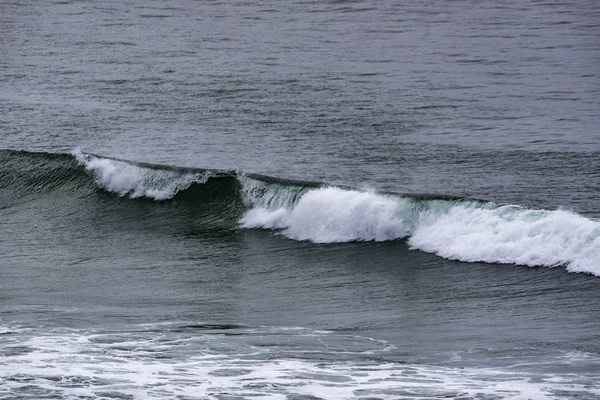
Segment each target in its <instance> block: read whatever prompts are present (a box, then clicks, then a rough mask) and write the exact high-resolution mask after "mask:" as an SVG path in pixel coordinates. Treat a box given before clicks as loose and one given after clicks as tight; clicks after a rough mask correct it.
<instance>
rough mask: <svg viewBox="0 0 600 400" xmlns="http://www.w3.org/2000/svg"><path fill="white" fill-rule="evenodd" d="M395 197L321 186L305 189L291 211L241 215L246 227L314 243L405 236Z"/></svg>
mask: <svg viewBox="0 0 600 400" xmlns="http://www.w3.org/2000/svg"><path fill="white" fill-rule="evenodd" d="M399 208H400V204H399V202H398V201H397V200H395V199H392V198H388V197H386V196H380V195H376V194H373V193H369V192H358V191H349V190H342V189H339V188H321V189H315V190H311V191H309V192H307V193H306V194H305V195H304V196H302V198H301V199H300V200H299V202H298V204H296V205H295V206H294V207H293V208H292V209H291V210H287V209H285V208H278V209H274V210H269V209H267V208H264V207H257V208H254V209H251V210H250V211H248V212H247V213H246V214H245V215H244V217H243V218H242V221H241V223H242V226H243V227H245V228H269V229H273V228H277V229H283V234H284V235H285V236H287V237H289V238H292V239H296V240H311V241H313V242H317V243H332V242H351V241H359V240H365V241H367V240H375V241H385V240H394V239H398V238H402V237H405V236H406V235H407V234H408V233H409V227H408V226H407V222H406V221H405V220H403V219H402V214H401V213H400V212H399V211H400V210H399Z"/></svg>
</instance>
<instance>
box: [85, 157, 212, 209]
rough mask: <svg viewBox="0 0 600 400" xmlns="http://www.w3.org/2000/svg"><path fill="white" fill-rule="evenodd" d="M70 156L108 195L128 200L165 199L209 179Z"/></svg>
mask: <svg viewBox="0 0 600 400" xmlns="http://www.w3.org/2000/svg"><path fill="white" fill-rule="evenodd" d="M73 156H74V157H75V158H76V159H77V161H79V162H80V163H81V164H82V165H83V166H84V167H85V169H87V170H88V171H90V172H92V174H93V175H94V179H95V181H96V184H98V185H99V186H101V187H102V188H104V189H105V190H107V191H109V192H113V193H116V194H118V195H119V196H128V197H130V198H139V197H147V198H150V199H154V200H167V199H170V198H172V197H173V196H175V194H176V193H177V192H179V191H182V190H185V189H187V188H189V187H190V186H191V185H192V184H194V183H206V181H207V180H208V179H209V178H210V177H211V176H213V175H212V174H211V172H210V171H202V172H200V171H197V172H187V173H181V172H178V171H175V170H168V169H155V168H147V167H142V166H139V165H135V164H132V163H129V162H125V161H121V160H116V159H111V158H104V157H97V156H94V155H91V154H86V153H82V152H81V151H78V150H76V151H74V152H73Z"/></svg>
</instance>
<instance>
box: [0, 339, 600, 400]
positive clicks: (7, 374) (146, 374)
mask: <svg viewBox="0 0 600 400" xmlns="http://www.w3.org/2000/svg"><path fill="white" fill-rule="evenodd" d="M240 333H243V332H240ZM256 333H257V332H255V331H252V334H253V335H251V336H254V335H255V334H256ZM262 333H264V334H269V333H272V332H270V331H265V332H262ZM286 334H287V335H288V336H286V339H287V340H293V339H294V336H293V335H290V334H289V333H286ZM303 334H311V335H316V336H318V337H320V338H322V339H324V340H328V339H330V340H333V341H335V337H334V338H328V336H330V335H334V334H331V333H318V332H316V331H313V332H298V335H300V336H301V335H303ZM243 338H244V336H243V335H242V336H223V335H196V334H193V333H192V334H179V335H175V336H164V335H161V334H160V333H158V336H157V332H151V333H150V332H149V333H136V334H128V333H126V332H125V333H123V334H102V333H89V332H74V331H65V332H62V333H60V334H59V333H58V332H57V333H55V334H43V333H40V335H35V336H30V337H29V338H22V339H23V340H22V341H21V342H20V343H19V345H18V347H17V348H16V349H17V350H18V352H17V354H15V355H11V356H8V357H6V356H5V357H2V358H0V396H13V397H19V398H39V397H45V396H50V395H52V396H59V397H61V398H66V399H71V398H72V399H76V398H82V397H85V398H104V397H118V398H124V397H133V398H156V399H176V398H182V397H185V398H188V397H189V398H208V399H217V398H221V397H220V396H222V395H224V394H227V395H228V396H231V397H236V398H238V397H239V398H246V397H247V398H255V397H260V398H269V399H288V398H293V397H295V396H317V397H318V398H326V399H349V398H367V397H368V398H373V397H376V398H381V399H396V398H407V399H423V398H510V399H554V398H570V397H572V396H574V395H581V396H584V397H586V396H587V397H589V398H591V397H592V396H598V395H600V389H598V388H597V387H594V386H592V385H591V382H593V379H595V378H596V376H594V375H592V374H583V375H573V374H568V373H565V374H558V375H557V374H552V375H549V374H538V373H535V372H531V371H524V370H519V369H516V370H513V369H511V368H505V369H501V368H497V369H494V368H471V367H458V366H456V367H454V366H437V365H424V364H410V363H407V364H398V363H392V362H376V363H375V362H369V361H346V360H344V361H342V360H339V361H324V360H322V359H317V360H312V359H309V358H307V359H302V358H298V356H297V355H296V357H292V358H284V357H272V356H271V355H270V352H271V351H277V350H280V349H278V348H277V347H264V346H261V347H259V348H255V347H253V346H250V345H249V344H246V343H244V342H243ZM240 339H242V341H240ZM359 339H360V338H357V339H356V340H359ZM274 346H275V345H274ZM4 350H5V351H7V350H8V351H9V350H10V349H9V348H6V347H5V348H4ZM320 350H321V351H322V352H325V353H327V354H331V349H329V348H327V346H325V347H323V349H320ZM558 361H560V360H558Z"/></svg>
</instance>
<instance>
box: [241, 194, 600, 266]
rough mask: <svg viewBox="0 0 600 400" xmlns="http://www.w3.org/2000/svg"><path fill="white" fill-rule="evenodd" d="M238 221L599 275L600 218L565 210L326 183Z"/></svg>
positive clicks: (300, 235) (321, 237)
mask: <svg viewBox="0 0 600 400" xmlns="http://www.w3.org/2000/svg"><path fill="white" fill-rule="evenodd" d="M240 223H241V226H242V227H244V228H264V229H277V230H279V232H280V233H281V234H282V235H284V236H286V237H288V238H290V239H295V240H308V241H312V242H316V243H335V242H351V241H388V240H395V239H402V238H407V239H408V240H407V241H408V244H409V245H410V246H411V248H413V249H418V250H423V251H427V252H431V253H435V254H437V255H439V256H441V257H444V258H448V259H453V260H461V261H468V262H477V261H480V262H494V263H506V264H519V265H528V266H547V267H555V266H565V267H566V268H567V270H568V271H571V272H585V273H589V274H593V275H597V276H600V223H599V222H598V221H595V220H591V219H587V218H585V217H583V216H581V215H578V214H575V213H573V212H569V211H564V210H556V211H547V210H531V209H526V208H523V207H519V206H499V205H496V204H494V203H485V202H477V201H467V200H462V201H461V200H438V199H430V200H417V199H413V198H410V197H403V196H399V195H385V194H377V193H372V192H363V191H356V190H345V189H340V188H334V187H328V188H318V189H313V190H309V191H307V192H306V193H305V194H304V195H303V196H301V197H300V199H299V200H298V201H297V202H296V203H293V204H288V206H287V207H283V206H278V207H271V208H269V207H266V206H265V205H264V204H257V205H255V206H254V207H251V208H250V209H249V210H248V211H247V212H246V213H245V215H244V216H243V217H242V219H241V222H240Z"/></svg>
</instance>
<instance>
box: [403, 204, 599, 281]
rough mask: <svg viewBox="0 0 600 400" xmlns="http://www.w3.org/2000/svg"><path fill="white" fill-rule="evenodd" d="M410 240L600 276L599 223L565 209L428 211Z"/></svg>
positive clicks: (466, 255)
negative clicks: (440, 213) (563, 267)
mask: <svg viewBox="0 0 600 400" xmlns="http://www.w3.org/2000/svg"><path fill="white" fill-rule="evenodd" d="M408 242H409V244H410V245H411V246H412V247H413V248H417V249H420V250H424V251H428V252H433V253H436V254H438V255H440V256H442V257H444V258H449V259H455V260H461V261H485V262H497V263H510V264H520V265H528V266H547V267H554V266H561V265H564V266H567V270H569V271H572V272H586V273H590V274H594V275H598V276H600V224H599V223H598V222H596V221H592V220H589V219H587V218H584V217H582V216H580V215H577V214H575V213H572V212H568V211H563V210H556V211H544V210H527V209H523V208H520V207H511V206H504V207H497V208H491V209H490V208H482V207H477V206H468V205H456V206H454V207H452V208H451V209H450V211H449V212H448V213H446V214H443V215H434V216H432V217H430V216H428V215H424V216H423V217H422V218H421V222H420V223H419V225H418V226H417V227H416V229H415V231H414V232H413V234H412V236H411V238H410V239H409V241H408Z"/></svg>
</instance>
